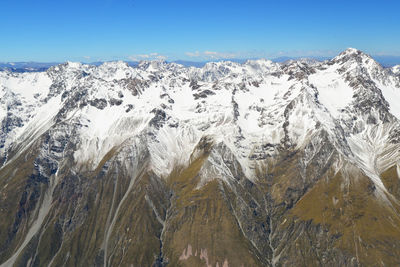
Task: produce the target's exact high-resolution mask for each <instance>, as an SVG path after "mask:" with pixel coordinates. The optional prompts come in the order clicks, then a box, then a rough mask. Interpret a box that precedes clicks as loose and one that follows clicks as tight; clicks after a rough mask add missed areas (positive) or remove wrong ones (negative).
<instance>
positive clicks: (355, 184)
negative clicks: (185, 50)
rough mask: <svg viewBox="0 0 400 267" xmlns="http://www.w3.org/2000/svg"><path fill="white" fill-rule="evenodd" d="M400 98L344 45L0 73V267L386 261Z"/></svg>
mask: <svg viewBox="0 0 400 267" xmlns="http://www.w3.org/2000/svg"><path fill="white" fill-rule="evenodd" d="M399 103H400V76H399V75H398V68H397V67H394V68H392V69H385V68H382V67H381V66H380V65H379V64H377V63H376V62H375V61H374V60H373V59H372V58H371V57H369V56H368V55H365V54H364V53H362V52H361V51H358V50H356V49H348V50H346V51H344V52H343V53H341V54H340V55H338V56H337V57H335V58H334V59H332V60H330V61H326V62H315V61H310V62H308V61H290V62H286V63H284V64H276V63H272V62H270V61H266V60H252V61H248V62H246V63H244V64H236V63H232V62H218V63H209V64H206V65H205V66H204V67H203V68H201V69H199V68H193V67H191V68H185V67H183V66H181V65H178V64H167V63H165V62H142V63H141V64H139V66H138V67H137V68H131V67H129V66H128V65H127V64H125V63H123V62H110V63H105V64H103V65H101V66H99V67H95V66H89V65H82V64H79V63H71V62H68V63H65V64H62V65H58V66H54V67H51V68H50V69H49V70H48V71H47V72H37V73H19V74H16V73H12V72H0V125H1V132H0V166H1V168H0V218H1V220H0V265H1V266H85V265H86V266H213V267H214V266H219V267H222V266H223V267H226V266H396V265H400V228H399V225H400V205H399V203H400V202H399V201H400V167H399V164H400V124H399V122H400V121H399V118H400V105H399Z"/></svg>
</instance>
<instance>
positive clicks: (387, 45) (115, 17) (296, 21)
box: [0, 0, 400, 62]
mask: <svg viewBox="0 0 400 267" xmlns="http://www.w3.org/2000/svg"><path fill="white" fill-rule="evenodd" d="M347 47H356V48H358V49H361V50H363V51H365V52H367V53H370V54H374V55H378V54H380V55H382V54H385V55H397V56H399V55H400V1H398V0H379V1H378V0H375V1H371V0H347V1H344V0H303V1H301V0H298V1H290V0H274V1H269V0H247V1H243V0H242V1H237V0H231V1H226V0H219V1H218V0H202V1H177V0H163V1H159V0H146V1H144V0H96V1H93V0H79V1H78V0H69V1H64V0H52V1H49V0H48V1H47V0H46V1H41V0H37V1H34V0H19V1H14V0H4V1H1V4H0V61H3V62H4V61H41V62H51V61H65V60H73V61H85V62H91V61H96V60H116V59H123V60H129V59H132V60H135V59H146V58H167V59H168V60H175V59H185V60H193V61H199V60H204V59H218V58H232V57H236V58H250V57H267V58H272V57H278V56H331V55H335V54H336V53H338V52H339V51H341V50H343V49H345V48H347Z"/></svg>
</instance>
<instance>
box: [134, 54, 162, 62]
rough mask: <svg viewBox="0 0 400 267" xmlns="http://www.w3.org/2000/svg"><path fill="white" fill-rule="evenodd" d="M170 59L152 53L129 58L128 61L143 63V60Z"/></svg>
mask: <svg viewBox="0 0 400 267" xmlns="http://www.w3.org/2000/svg"><path fill="white" fill-rule="evenodd" d="M167 58H168V57H167V56H165V55H161V54H159V53H150V54H138V55H131V56H128V59H130V60H132V61H142V60H166V59H167Z"/></svg>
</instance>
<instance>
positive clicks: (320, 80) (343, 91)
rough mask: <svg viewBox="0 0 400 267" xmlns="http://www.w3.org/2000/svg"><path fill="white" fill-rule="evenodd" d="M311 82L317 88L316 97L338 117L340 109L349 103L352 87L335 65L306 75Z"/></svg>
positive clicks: (351, 96)
mask: <svg viewBox="0 0 400 267" xmlns="http://www.w3.org/2000/svg"><path fill="white" fill-rule="evenodd" d="M308 79H309V81H310V83H311V84H313V85H314V86H316V88H317V90H318V99H319V101H320V102H321V104H323V105H324V106H325V107H326V108H327V109H328V110H329V112H330V113H331V115H332V116H333V117H335V118H336V117H338V116H339V115H340V113H341V112H340V111H341V110H342V109H343V108H345V107H346V106H347V105H349V104H350V103H351V101H352V98H353V89H352V88H351V87H350V86H349V85H348V84H347V83H346V81H344V79H343V77H342V76H341V75H340V74H339V73H338V71H337V66H335V65H334V66H331V67H330V68H328V69H326V70H323V71H317V73H315V74H312V75H310V76H309V77H308Z"/></svg>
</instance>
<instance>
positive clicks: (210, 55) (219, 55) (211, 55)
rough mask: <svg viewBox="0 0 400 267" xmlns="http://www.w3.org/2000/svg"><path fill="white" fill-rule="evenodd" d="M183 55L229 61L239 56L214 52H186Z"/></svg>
mask: <svg viewBox="0 0 400 267" xmlns="http://www.w3.org/2000/svg"><path fill="white" fill-rule="evenodd" d="M185 55H186V56H188V57H193V58H202V59H231V58H237V57H238V56H239V54H237V53H224V52H216V51H204V52H199V51H195V52H186V53H185Z"/></svg>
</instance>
